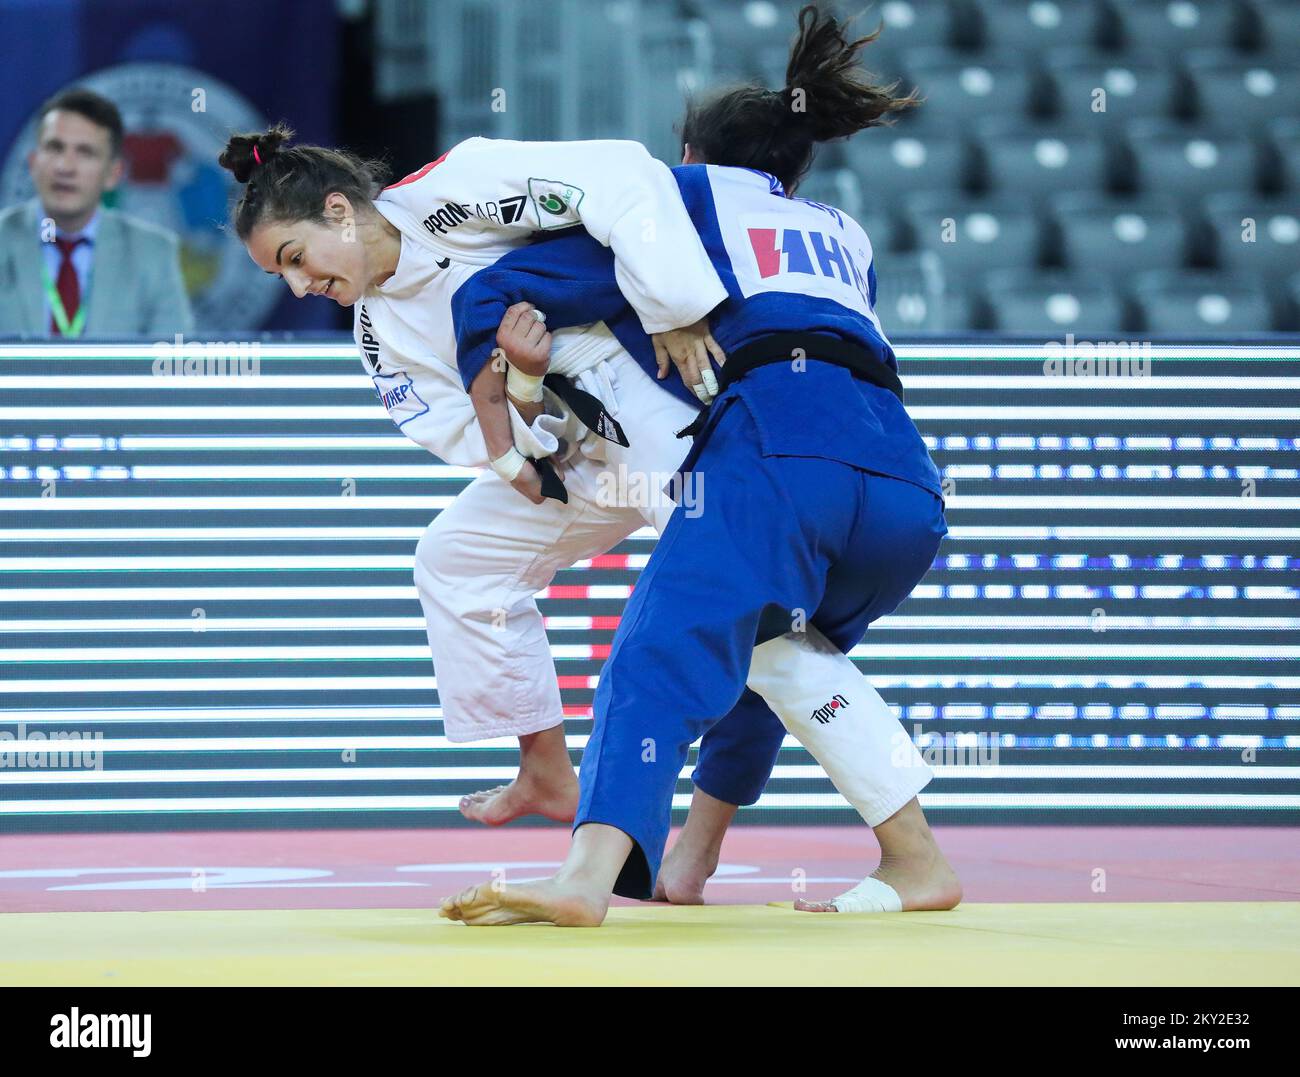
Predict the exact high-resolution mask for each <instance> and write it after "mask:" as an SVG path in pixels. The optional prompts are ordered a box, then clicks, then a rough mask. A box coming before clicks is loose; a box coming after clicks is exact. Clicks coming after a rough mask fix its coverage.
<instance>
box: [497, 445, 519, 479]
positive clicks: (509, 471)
mask: <svg viewBox="0 0 1300 1077" xmlns="http://www.w3.org/2000/svg"><path fill="white" fill-rule="evenodd" d="M527 459H528V457H526V456H525V455H524V454H523V453H521V452H520V451H519V450H518V449H516V448H515V447H514V446H513V445H511V446H510V451H509V452H506V453H504V454H502V455H501V456H498V457H497V458H496V459H495V460H493V461H492V470H493V471H495V472H496V473H497V474H498V475H500V476H501V477H502V478H503V479H505V480H506V482H514V481H515V479H516V478H518V476H519V472H521V471H522V470H523V469H524V462H525V461H526V460H527Z"/></svg>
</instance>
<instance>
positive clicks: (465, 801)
mask: <svg viewBox="0 0 1300 1077" xmlns="http://www.w3.org/2000/svg"><path fill="white" fill-rule="evenodd" d="M577 811H578V779H577V778H576V777H575V776H574V774H573V770H572V769H571V768H565V769H564V770H561V771H558V772H556V773H555V774H554V775H550V774H548V775H547V777H546V778H545V779H539V778H537V777H535V776H534V775H532V774H530V773H528V772H526V771H520V772H519V777H517V778H516V779H515V780H514V781H513V782H511V783H510V784H509V785H499V786H497V787H496V788H495V789H484V790H482V791H481V792H478V793H471V794H470V795H469V796H465V797H461V798H460V813H461V815H463V816H464V817H465V818H466V819H470V820H472V821H473V822H476V823H486V824H487V825H488V826H501V825H502V824H503V823H508V822H510V820H512V819H518V818H519V817H520V816H521V815H544V816H546V818H547V819H554V820H556V821H557V822H561V823H571V822H573V817H574V815H575V814H576V813H577Z"/></svg>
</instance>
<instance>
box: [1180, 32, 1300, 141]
mask: <svg viewBox="0 0 1300 1077" xmlns="http://www.w3.org/2000/svg"><path fill="white" fill-rule="evenodd" d="M1295 44H1296V47H1297V48H1300V41H1297V42H1296V43H1295ZM1290 59H1291V62H1290V63H1289V64H1288V63H1284V62H1281V58H1280V57H1277V56H1272V55H1262V56H1256V57H1250V58H1248V59H1243V58H1241V57H1236V56H1225V55H1224V54H1223V53H1221V52H1219V51H1217V50H1215V51H1213V52H1198V53H1190V54H1188V56H1187V57H1186V59H1185V61H1184V63H1185V67H1186V69H1187V75H1188V78H1189V80H1190V83H1191V87H1192V95H1193V99H1194V101H1195V103H1196V111H1197V117H1198V123H1199V124H1200V125H1202V126H1203V127H1204V128H1205V129H1206V130H1208V131H1214V132H1218V133H1229V132H1240V131H1242V130H1243V129H1249V130H1252V131H1259V130H1262V129H1263V128H1264V127H1265V126H1266V125H1267V124H1268V123H1269V122H1270V121H1272V120H1274V119H1276V118H1277V117H1279V116H1296V115H1300V63H1297V62H1296V56H1295V55H1293V56H1292V57H1291V58H1290Z"/></svg>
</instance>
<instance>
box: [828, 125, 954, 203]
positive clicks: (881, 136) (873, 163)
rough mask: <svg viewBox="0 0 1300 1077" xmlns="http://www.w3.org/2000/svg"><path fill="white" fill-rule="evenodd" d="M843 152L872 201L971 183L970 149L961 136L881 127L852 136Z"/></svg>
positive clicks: (891, 201)
mask: <svg viewBox="0 0 1300 1077" xmlns="http://www.w3.org/2000/svg"><path fill="white" fill-rule="evenodd" d="M844 154H845V159H846V161H847V164H848V166H849V167H850V168H851V169H853V171H854V172H855V173H856V174H857V177H858V181H859V183H860V184H861V186H862V191H863V196H864V197H865V198H866V200H867V201H868V202H869V203H873V204H874V203H881V204H885V205H895V204H897V202H898V201H899V199H900V198H902V197H903V196H905V195H909V194H912V193H914V192H916V191H944V190H946V191H963V190H967V189H969V188H970V186H971V179H972V160H971V151H970V147H969V146H968V145H966V143H965V142H964V141H963V140H961V139H955V138H951V137H948V136H942V137H940V136H936V135H934V134H929V133H927V132H925V131H920V130H918V131H900V130H898V129H897V128H892V129H881V130H877V131H868V132H866V133H865V134H862V135H859V136H858V137H857V138H854V139H851V140H850V141H849V142H848V143H846V144H845V146H844Z"/></svg>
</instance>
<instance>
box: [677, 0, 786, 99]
mask: <svg viewBox="0 0 1300 1077" xmlns="http://www.w3.org/2000/svg"><path fill="white" fill-rule="evenodd" d="M692 7H693V10H694V11H695V12H696V13H697V14H698V16H699V17H700V18H702V19H703V21H704V23H705V25H707V27H708V36H709V43H710V49H709V51H710V53H711V54H712V62H713V75H714V78H713V80H712V81H720V82H726V81H727V80H728V78H731V79H757V78H759V77H760V75H761V74H762V64H761V56H762V52H763V50H764V49H765V48H766V47H768V46H773V45H775V46H779V47H783V48H784V50H785V52H786V54H787V56H788V54H789V49H790V40H791V38H793V36H794V32H795V20H794V12H795V10H797V9H796V8H793V7H791V6H790V5H789V4H786V3H774V2H772V0H705V2H701V3H698V4H694V5H692Z"/></svg>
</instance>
